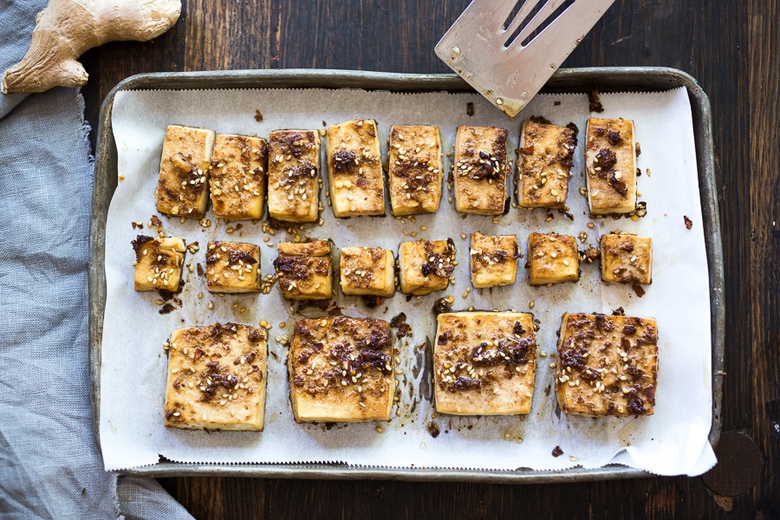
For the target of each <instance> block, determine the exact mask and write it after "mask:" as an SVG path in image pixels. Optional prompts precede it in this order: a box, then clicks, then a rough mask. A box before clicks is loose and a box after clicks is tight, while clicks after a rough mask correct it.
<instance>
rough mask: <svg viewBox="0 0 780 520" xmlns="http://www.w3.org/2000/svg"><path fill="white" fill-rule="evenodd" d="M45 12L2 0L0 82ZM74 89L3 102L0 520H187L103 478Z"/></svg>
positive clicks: (88, 169)
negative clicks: (94, 409)
mask: <svg viewBox="0 0 780 520" xmlns="http://www.w3.org/2000/svg"><path fill="white" fill-rule="evenodd" d="M45 3H46V2H45V1H44V0H17V1H10V0H0V20H1V21H2V22H1V23H0V73H1V72H2V71H4V70H5V69H7V68H8V67H9V66H10V65H11V64H13V63H15V62H17V61H18V60H19V59H20V58H21V57H22V56H23V55H24V53H25V51H26V49H27V47H28V46H29V42H30V34H31V32H32V27H33V25H34V21H35V14H36V13H37V12H38V11H40V10H41V9H42V8H43V7H44V6H45ZM83 105H84V102H83V98H82V97H81V94H80V93H79V92H78V91H76V90H74V89H65V88H57V89H53V90H50V91H49V92H46V93H43V94H32V95H26V94H11V95H2V94H0V165H2V166H1V167H2V171H0V202H1V203H2V208H3V210H4V212H3V213H4V215H5V216H4V217H2V218H0V518H3V519H6V518H8V519H16V518H20V519H21V518H24V519H29V518H57V519H67V518H74V519H82V518H123V517H124V518H129V519H133V518H192V517H191V516H190V515H189V513H187V511H186V510H185V509H184V508H183V507H182V506H181V505H179V504H178V503H177V502H176V501H174V500H173V499H172V498H171V497H170V495H168V494H167V493H166V492H165V490H164V489H163V488H162V487H161V486H160V485H159V484H158V483H157V482H156V481H155V480H153V479H140V478H125V477H122V478H119V479H117V476H116V475H115V474H112V473H108V472H106V471H104V470H103V460H102V457H101V455H100V450H99V447H98V444H97V439H96V436H95V433H94V430H93V414H92V394H91V384H90V374H89V351H88V320H89V314H88V312H89V309H88V290H87V265H88V259H89V219H90V209H91V200H92V184H93V164H92V161H91V157H90V152H89V143H88V140H87V129H88V127H87V126H86V124H85V123H84V106H83Z"/></svg>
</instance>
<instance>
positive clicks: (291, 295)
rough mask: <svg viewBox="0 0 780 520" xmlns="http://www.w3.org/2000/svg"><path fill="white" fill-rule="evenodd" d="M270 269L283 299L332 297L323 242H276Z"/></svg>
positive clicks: (327, 254)
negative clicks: (276, 255)
mask: <svg viewBox="0 0 780 520" xmlns="http://www.w3.org/2000/svg"><path fill="white" fill-rule="evenodd" d="M277 249H278V250H279V256H278V257H276V259H275V260H274V268H275V269H276V275H277V277H278V281H279V290H280V291H281V292H282V296H283V297H284V298H285V299H287V300H327V299H328V298H330V297H331V296H333V263H332V261H331V258H330V244H329V243H328V242H327V241H325V240H312V241H311V242H304V243H296V242H280V243H279V244H278V245H277Z"/></svg>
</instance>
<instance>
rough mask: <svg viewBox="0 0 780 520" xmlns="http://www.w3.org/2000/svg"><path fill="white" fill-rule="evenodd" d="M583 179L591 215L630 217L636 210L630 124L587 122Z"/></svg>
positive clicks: (612, 120)
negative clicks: (626, 214)
mask: <svg viewBox="0 0 780 520" xmlns="http://www.w3.org/2000/svg"><path fill="white" fill-rule="evenodd" d="M587 134H588V136H587V141H586V143H585V170H586V175H585V179H586V181H587V189H588V205H589V206H590V212H591V213H593V214H594V215H605V214H611V213H617V214H620V213H631V212H632V211H634V210H635V209H636V150H635V148H634V146H635V144H634V122H633V121H630V120H628V119H599V118H595V117H594V118H590V119H588V132H587Z"/></svg>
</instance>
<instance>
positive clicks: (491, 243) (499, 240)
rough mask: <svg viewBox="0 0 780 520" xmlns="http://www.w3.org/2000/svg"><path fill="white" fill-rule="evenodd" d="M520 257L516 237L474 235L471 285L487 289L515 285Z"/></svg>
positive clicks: (475, 233) (471, 257)
mask: <svg viewBox="0 0 780 520" xmlns="http://www.w3.org/2000/svg"><path fill="white" fill-rule="evenodd" d="M519 257H520V254H519V252H518V250H517V236H516V235H501V236H491V235H483V234H482V233H480V232H479V231H476V232H474V233H472V234H471V248H470V250H469V259H470V261H471V285H473V286H474V287H475V288H476V289H485V288H488V287H496V286H499V285H510V284H513V283H515V280H516V279H517V259H518V258H519Z"/></svg>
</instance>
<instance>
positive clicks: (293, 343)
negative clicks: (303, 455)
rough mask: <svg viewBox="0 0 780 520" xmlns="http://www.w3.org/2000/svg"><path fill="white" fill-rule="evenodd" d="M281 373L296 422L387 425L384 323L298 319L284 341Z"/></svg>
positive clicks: (389, 372)
mask: <svg viewBox="0 0 780 520" xmlns="http://www.w3.org/2000/svg"><path fill="white" fill-rule="evenodd" d="M287 368H288V374H289V379H290V394H291V395H290V397H291V401H292V407H293V413H294V415H295V420H296V421H297V422H299V423H304V422H368V421H389V420H390V411H391V409H392V406H393V395H394V394H395V376H394V374H393V371H394V368H395V367H394V363H393V337H392V334H391V332H390V325H389V324H388V323H387V322H386V321H383V320H379V319H375V318H348V317H344V316H338V317H332V316H329V317H324V318H315V319H303V320H300V321H298V322H296V323H295V328H294V330H293V334H292V338H291V339H290V352H289V355H288V356H287Z"/></svg>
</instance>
